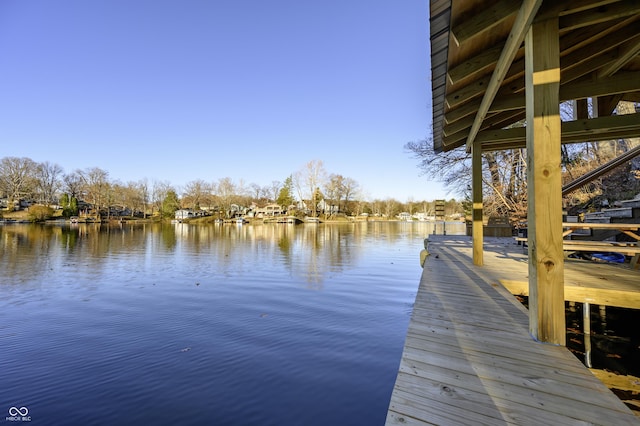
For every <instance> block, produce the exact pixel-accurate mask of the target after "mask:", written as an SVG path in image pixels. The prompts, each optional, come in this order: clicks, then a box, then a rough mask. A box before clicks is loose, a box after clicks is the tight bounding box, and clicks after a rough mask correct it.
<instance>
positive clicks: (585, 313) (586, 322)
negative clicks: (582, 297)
mask: <svg viewBox="0 0 640 426" xmlns="http://www.w3.org/2000/svg"><path fill="white" fill-rule="evenodd" d="M582 335H583V337H584V365H586V366H587V367H589V368H591V305H590V304H589V302H585V303H583V304H582Z"/></svg>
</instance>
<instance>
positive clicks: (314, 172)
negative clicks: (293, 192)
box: [294, 160, 326, 217]
mask: <svg viewBox="0 0 640 426" xmlns="http://www.w3.org/2000/svg"><path fill="white" fill-rule="evenodd" d="M325 178H326V171H325V169H324V166H323V164H322V161H321V160H312V161H309V162H308V163H307V164H305V166H304V167H303V168H302V169H301V170H299V171H298V172H297V173H296V174H295V175H294V184H295V186H296V188H297V189H298V194H299V195H300V196H301V200H303V198H302V197H303V196H307V195H308V199H309V200H310V201H311V206H310V209H311V214H312V216H314V217H315V216H316V214H317V206H318V202H319V201H320V200H317V199H316V195H317V194H318V192H319V188H320V187H321V186H322V185H323V184H324V180H325Z"/></svg>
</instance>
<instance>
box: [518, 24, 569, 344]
mask: <svg viewBox="0 0 640 426" xmlns="http://www.w3.org/2000/svg"><path fill="white" fill-rule="evenodd" d="M525 58H526V60H525V62H526V72H525V85H526V94H527V100H526V104H527V108H526V109H527V123H528V125H527V128H526V136H527V137H526V142H527V162H528V170H529V175H528V178H527V189H528V239H529V331H530V332H531V335H532V336H533V337H534V338H535V339H538V340H541V341H543V342H549V343H553V344H557V345H564V344H565V343H566V328H565V317H564V253H563V250H562V196H561V191H562V170H561V167H560V163H561V158H560V136H561V125H560V102H559V92H560V47H559V31H558V19H557V18H555V19H548V20H546V21H543V22H539V23H535V24H534V25H532V26H531V28H530V29H529V30H528V32H527V34H526V38H525Z"/></svg>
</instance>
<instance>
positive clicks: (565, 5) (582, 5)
mask: <svg viewBox="0 0 640 426" xmlns="http://www.w3.org/2000/svg"><path fill="white" fill-rule="evenodd" d="M618 1H620V0H564V1H555V2H549V3H545V4H544V5H543V6H542V7H541V8H540V10H539V11H538V14H537V15H536V19H535V21H534V22H541V21H545V20H547V19H550V18H555V17H556V16H566V15H571V14H574V13H578V12H584V11H586V10H589V9H593V8H596V7H602V6H606V5H608V4H611V3H616V2H618ZM560 31H562V25H560Z"/></svg>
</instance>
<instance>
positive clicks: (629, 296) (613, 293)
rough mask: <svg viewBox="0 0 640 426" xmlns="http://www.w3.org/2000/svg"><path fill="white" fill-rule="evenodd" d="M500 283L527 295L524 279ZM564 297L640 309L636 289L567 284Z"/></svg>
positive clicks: (518, 293)
mask: <svg viewBox="0 0 640 426" xmlns="http://www.w3.org/2000/svg"><path fill="white" fill-rule="evenodd" d="M500 284H502V285H503V286H504V287H505V288H506V289H507V290H509V292H510V293H511V294H515V295H520V296H529V285H528V283H527V282H526V281H518V280H508V279H501V280H500ZM564 299H565V300H566V301H568V302H580V303H585V302H587V303H593V304H594V305H607V306H617V307H620V308H629V309H640V293H639V292H638V291H637V290H624V289H622V290H621V289H616V288H600V287H587V286H585V285H572V284H567V285H565V286H564Z"/></svg>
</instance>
